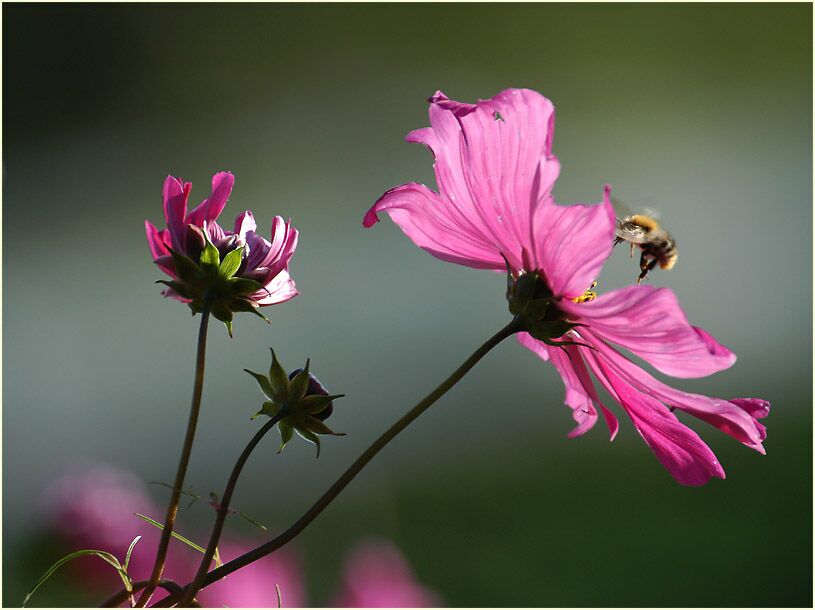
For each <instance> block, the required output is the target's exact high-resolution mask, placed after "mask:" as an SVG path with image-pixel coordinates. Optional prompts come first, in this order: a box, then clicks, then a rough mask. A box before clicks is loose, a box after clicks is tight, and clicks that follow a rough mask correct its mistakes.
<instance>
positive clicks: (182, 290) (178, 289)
mask: <svg viewBox="0 0 815 610" xmlns="http://www.w3.org/2000/svg"><path fill="white" fill-rule="evenodd" d="M156 284H164V285H165V286H167V287H168V288H171V289H172V291H173V292H175V293H176V294H177V295H178V296H180V297H182V298H184V299H194V298H195V293H194V292H193V291H192V290H191V289H190V287H189V286H188V285H187V284H183V283H182V282H176V281H175V280H156Z"/></svg>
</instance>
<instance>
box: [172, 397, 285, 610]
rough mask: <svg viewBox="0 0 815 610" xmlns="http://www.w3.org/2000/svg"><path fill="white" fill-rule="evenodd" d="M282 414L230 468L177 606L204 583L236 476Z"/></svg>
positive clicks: (258, 435)
mask: <svg viewBox="0 0 815 610" xmlns="http://www.w3.org/2000/svg"><path fill="white" fill-rule="evenodd" d="M282 415H283V411H281V412H279V413H278V414H277V415H275V416H274V417H272V418H271V419H270V420H269V421H267V422H266V423H265V424H264V425H263V427H262V428H261V429H260V430H258V431H257V433H256V434H255V436H253V437H252V440H251V441H249V443H248V444H247V445H246V447H245V448H244V450H243V453H241V455H240V457H239V458H238V461H237V462H235V466H234V467H233V468H232V473H231V474H230V475H229V480H228V481H227V483H226V487H225V488H224V495H223V497H222V498H221V499H220V502H219V503H218V507H217V509H216V517H215V525H214V526H213V527H212V534H210V537H209V543H208V544H207V550H206V552H205V553H204V558H203V559H202V560H201V565H199V566H198V572H196V574H195V578H193V581H192V583H191V584H190V585H188V586H187V587H186V589H185V591H184V596H183V598H182V599H181V601H180V602H179V603H178V605H179V606H185V605H187V604H189V603H190V602H192V600H193V599H195V594H196V593H198V590H199V589H200V588H201V586H202V585H203V584H204V578H206V575H207V571H208V570H209V566H210V564H211V563H212V558H213V557H214V556H215V549H217V548H218V541H219V540H220V538H221V532H222V531H223V529H224V522H225V521H226V516H227V515H228V514H229V503H230V501H231V500H232V494H233V493H234V491H235V486H236V485H237V484H238V477H240V476H241V471H242V470H243V466H244V465H245V464H246V460H248V459H249V455H250V454H251V453H252V451H254V449H255V447H256V446H257V444H258V443H259V442H260V440H261V439H262V438H263V437H264V436H266V433H267V432H269V430H271V429H272V428H274V427H275V425H276V424H277V422H279V421H280V418H281V416H282Z"/></svg>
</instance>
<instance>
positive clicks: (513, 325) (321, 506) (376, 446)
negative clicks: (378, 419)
mask: <svg viewBox="0 0 815 610" xmlns="http://www.w3.org/2000/svg"><path fill="white" fill-rule="evenodd" d="M521 330H523V328H522V323H521V322H520V321H519V320H518V319H517V318H516V319H513V320H512V321H511V322H510V323H509V324H507V325H506V326H505V327H504V328H502V329H501V330H499V331H498V332H497V333H496V334H495V335H493V336H492V337H490V338H489V339H487V341H486V342H485V343H484V344H483V345H482V346H481V347H479V348H478V349H477V350H476V351H475V352H473V354H472V355H471V356H470V357H469V358H467V360H466V361H465V362H464V363H463V364H462V365H461V366H460V367H458V368H457V369H456V370H455V371H454V372H453V374H452V375H450V376H449V377H448V378H447V379H445V380H444V381H443V382H442V383H441V385H439V387H437V388H436V389H435V390H433V391H432V392H431V393H430V394H428V395H427V396H426V397H425V398H424V399H423V400H422V401H421V402H419V403H418V404H417V405H416V406H415V407H413V408H412V409H411V410H410V411H408V412H407V413H405V415H403V416H402V417H401V418H400V419H399V420H398V421H397V422H396V423H395V424H393V425H392V426H391V427H390V428H388V429H387V430H386V431H385V433H384V434H382V436H380V437H379V438H378V439H376V440H375V441H374V442H373V444H372V445H371V446H370V447H368V449H366V450H365V452H364V453H363V454H362V455H361V456H360V457H359V458H357V460H356V461H355V462H354V463H353V464H351V466H350V467H349V468H348V470H346V471H345V472H344V473H342V475H340V477H339V479H337V480H336V482H335V483H334V484H333V485H332V486H331V487H329V488H328V490H327V491H326V492H325V493H324V494H323V495H322V496H321V497H320V498H319V499H318V500H317V501H316V502H315V503H314V504H313V505H312V506H311V508H309V509H308V510H307V511H306V512H305V513H304V514H303V516H302V517H300V518H299V519H298V520H297V521H295V522H294V523H293V524H292V525H291V526H290V527H289V528H288V529H287V530H286V531H284V532H283V533H281V534H280V535H278V536H277V537H276V538H273V539H272V540H270V541H269V542H266V543H264V544H262V545H260V546H258V547H256V548H254V549H252V550H251V551H249V552H247V553H244V554H243V555H241V556H240V557H237V558H235V559H233V560H232V561H230V562H229V563H225V564H224V565H222V566H221V567H219V568H216V569H214V570H212V571H211V572H209V573H208V574H207V575H206V578H205V579H204V583H203V586H204V587H206V586H208V585H211V584H212V583H214V582H216V581H218V580H220V579H221V578H223V577H224V576H227V575H229V574H231V573H232V572H235V571H236V570H239V569H240V568H242V567H244V566H246V565H248V564H250V563H252V562H254V561H257V560H258V559H260V558H261V557H264V556H266V555H268V554H269V553H272V552H273V551H276V550H277V549H279V548H280V547H282V546H283V545H284V544H286V543H287V542H289V541H290V540H292V539H293V538H294V537H295V536H297V535H298V534H299V533H300V532H302V531H303V530H304V529H305V528H306V527H307V526H308V525H309V524H310V523H311V522H312V521H314V519H315V518H316V517H317V516H318V515H319V514H320V513H321V512H323V510H325V508H326V507H327V506H328V505H329V504H331V502H332V501H333V500H334V499H335V498H336V497H337V496H338V495H339V494H340V492H341V491H342V490H343V489H345V487H346V485H348V483H350V482H351V481H352V480H353V479H354V477H356V476H357V475H358V474H359V473H360V471H361V470H362V469H363V468H365V466H366V465H367V464H368V462H370V461H371V460H372V459H373V458H374V456H375V455H376V454H377V453H379V451H380V450H381V449H382V448H383V447H384V446H385V445H387V444H388V443H389V442H390V441H392V440H393V439H394V438H395V437H396V435H397V434H399V433H400V432H401V431H402V430H404V429H405V428H406V427H407V426H408V425H410V424H411V423H412V422H413V420H415V419H416V418H417V417H419V416H420V415H421V414H422V413H424V412H425V411H426V410H427V409H428V408H429V407H430V406H431V405H432V404H433V403H435V402H436V401H437V400H438V399H439V398H441V397H442V396H444V394H446V393H447V392H448V390H450V388H452V387H453V386H454V385H455V384H456V383H458V382H459V381H460V380H461V378H462V377H464V375H466V374H467V372H469V370H470V369H471V368H473V367H474V366H475V365H476V363H477V362H478V361H479V360H481V358H483V357H484V356H485V355H486V354H487V353H488V352H489V351H490V350H491V349H492V348H494V347H495V346H496V345H498V344H499V343H500V342H501V341H503V340H504V339H506V338H507V337H510V336H512V335H513V334H515V333H517V332H520V331H521ZM185 589H186V590H190V587H189V585H188V586H187V587H185ZM174 599H177V598H176V596H174V595H169V596H168V597H166V598H164V599H163V600H161V601H160V602H158V603H157V604H156V607H167V606H170V605H172V603H173V600H174Z"/></svg>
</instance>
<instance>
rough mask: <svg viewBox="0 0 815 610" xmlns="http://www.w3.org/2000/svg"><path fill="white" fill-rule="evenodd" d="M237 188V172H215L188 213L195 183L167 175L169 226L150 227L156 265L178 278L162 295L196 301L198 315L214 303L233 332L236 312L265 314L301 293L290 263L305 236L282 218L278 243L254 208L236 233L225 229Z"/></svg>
mask: <svg viewBox="0 0 815 610" xmlns="http://www.w3.org/2000/svg"><path fill="white" fill-rule="evenodd" d="M234 183H235V177H234V176H233V175H232V174H231V173H229V172H219V173H217V174H215V175H214V176H213V177H212V193H211V194H210V196H209V197H208V198H207V199H204V201H202V202H201V203H200V204H199V205H198V206H197V207H196V208H195V209H193V210H192V211H190V212H187V200H188V199H189V196H190V190H191V188H192V184H191V183H189V182H183V181H182V180H181V179H179V178H174V177H172V176H167V179H166V180H165V181H164V191H163V197H164V218H165V220H166V221H167V228H166V229H161V230H158V229H156V227H155V226H154V225H153V224H152V223H150V222H149V221H145V223H144V226H145V229H146V232H147V243H148V245H149V247H150V253H151V254H152V255H153V259H154V261H155V263H156V265H158V267H159V269H161V270H162V271H164V273H166V274H167V275H169V276H170V277H171V278H172V279H171V280H169V281H165V280H161V283H163V284H165V285H166V286H167V288H166V289H165V290H164V291H163V293H162V294H163V295H164V296H166V297H171V298H174V299H177V300H179V301H181V302H183V303H188V304H189V306H190V308H191V309H192V311H193V313H198V312H200V311H202V310H203V309H204V306H205V304H206V305H208V306H209V307H210V308H211V311H212V314H213V315H214V316H215V317H216V318H217V319H219V320H221V321H222V322H224V323H225V324H226V325H227V328H228V329H229V330H230V334H231V324H232V316H233V313H234V312H236V311H249V312H252V313H255V314H257V315H259V316H261V317H264V316H263V315H262V314H260V312H259V311H258V308H259V307H263V306H265V305H274V304H277V303H282V302H284V301H288V300H289V299H291V298H292V297H295V296H297V290H296V289H295V286H294V282H293V281H292V280H291V278H290V277H289V272H288V265H289V259H291V257H292V255H293V254H294V250H295V248H296V247H297V236H298V232H297V229H295V228H294V227H292V226H291V223H290V222H286V221H284V220H283V218H281V217H280V216H276V217H275V219H274V221H273V222H272V232H271V241H267V240H266V239H265V238H263V237H262V236H260V235H259V234H258V233H257V232H256V229H257V225H256V224H255V219H254V217H253V216H252V212H250V211H248V210H247V211H245V212H243V213H242V214H240V215H239V216H238V217H237V219H236V220H235V225H234V230H233V231H228V230H225V229H223V228H221V226H220V225H219V224H218V222H217V220H218V216H220V214H221V212H222V211H223V209H224V206H225V205H226V201H227V199H228V198H229V195H230V193H231V192H232V186H233V185H234Z"/></svg>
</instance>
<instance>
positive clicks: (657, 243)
mask: <svg viewBox="0 0 815 610" xmlns="http://www.w3.org/2000/svg"><path fill="white" fill-rule="evenodd" d="M624 241H627V242H628V243H630V244H631V256H632V257H633V256H634V246H639V248H640V250H641V251H642V254H641V255H640V275H639V277H638V278H637V284H639V283H640V282H641V281H642V280H643V279H645V276H646V275H648V272H649V271H651V269H653V268H654V267H656V266H657V265H659V268H660V269H673V266H674V265H675V264H676V258H677V249H676V241H674V238H673V237H672V236H671V234H670V233H668V232H667V231H666V230H665V229H663V228H662V227H661V226H660V224H659V223H658V222H657V221H656V219H654V218H653V217H652V216H648V215H646V214H632V215H630V216H626V217H624V218H622V219H620V218H617V239H615V240H614V245H615V246H616V245H617V244H621V243H622V242H624Z"/></svg>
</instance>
